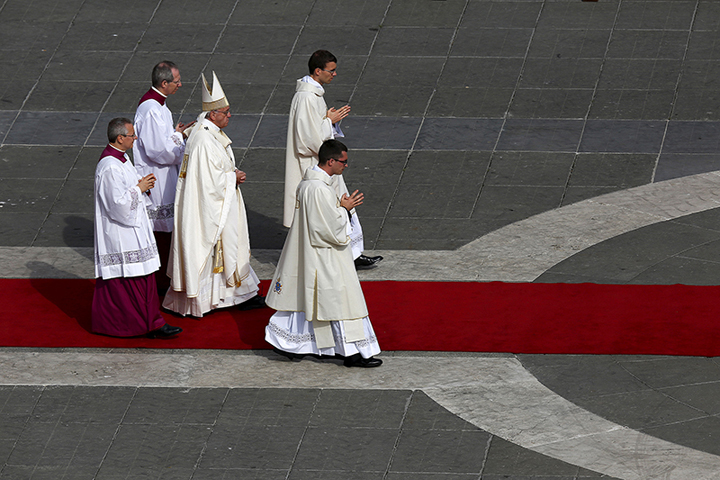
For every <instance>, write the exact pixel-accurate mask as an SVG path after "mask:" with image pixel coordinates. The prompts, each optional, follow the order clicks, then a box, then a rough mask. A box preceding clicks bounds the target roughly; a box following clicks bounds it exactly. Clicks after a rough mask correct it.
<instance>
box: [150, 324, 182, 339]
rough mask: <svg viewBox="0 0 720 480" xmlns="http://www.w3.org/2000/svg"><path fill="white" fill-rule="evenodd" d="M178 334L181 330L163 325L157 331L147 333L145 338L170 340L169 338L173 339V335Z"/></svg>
mask: <svg viewBox="0 0 720 480" xmlns="http://www.w3.org/2000/svg"><path fill="white" fill-rule="evenodd" d="M180 332H182V328H180V327H173V326H172V325H168V324H167V323H166V324H165V325H163V326H162V327H160V328H158V329H157V330H153V331H152V332H148V334H147V336H148V338H170V337H174V336H175V335H177V334H178V333H180Z"/></svg>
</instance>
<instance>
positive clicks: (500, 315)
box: [0, 279, 720, 356]
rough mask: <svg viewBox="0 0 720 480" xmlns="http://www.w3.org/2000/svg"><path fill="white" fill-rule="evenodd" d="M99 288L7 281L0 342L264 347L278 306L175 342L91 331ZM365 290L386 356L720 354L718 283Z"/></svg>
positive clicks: (189, 325) (206, 323) (210, 321)
mask: <svg viewBox="0 0 720 480" xmlns="http://www.w3.org/2000/svg"><path fill="white" fill-rule="evenodd" d="M267 283H268V282H264V283H263V286H265V287H267ZM93 285H94V282H93V281H92V280H49V279H46V280H39V279H34V280H7V279H0V299H1V301H2V305H3V306H4V308H3V313H2V318H1V319H0V326H1V327H2V330H1V331H0V346H10V347H120V348H133V347H147V348H218V349H248V348H254V349H263V348H269V347H268V345H267V344H266V343H265V342H264V340H263V335H264V328H265V325H266V324H267V320H268V318H269V317H270V315H272V313H273V310H271V309H262V310H254V311H250V312H239V311H233V310H222V311H217V312H215V313H212V314H210V315H206V316H205V317H204V318H203V319H200V320H197V319H194V318H189V317H188V318H181V317H175V316H173V315H170V314H166V315H165V316H166V319H167V321H168V323H170V324H172V325H178V326H181V327H182V328H183V329H184V330H185V331H184V332H183V333H182V334H181V335H180V336H178V337H177V338H175V339H171V340H150V339H144V338H132V339H121V338H111V337H103V336H99V335H93V334H91V333H90V332H89V326H90V303H91V300H92V294H93ZM363 290H364V292H365V297H366V299H367V302H368V307H369V309H370V318H371V320H372V322H373V326H374V327H375V331H376V333H377V335H378V339H379V340H380V346H381V348H383V350H425V351H431V350H436V351H468V352H469V351H472V352H513V353H586V354H666V355H702V356H716V355H720V287H716V286H711V287H698V286H686V285H595V284H533V283H499V282H492V283H470V282H468V283H443V282H365V283H363Z"/></svg>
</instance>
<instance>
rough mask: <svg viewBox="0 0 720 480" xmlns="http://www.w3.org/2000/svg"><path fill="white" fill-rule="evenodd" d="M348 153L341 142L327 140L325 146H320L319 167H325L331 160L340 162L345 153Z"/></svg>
mask: <svg viewBox="0 0 720 480" xmlns="http://www.w3.org/2000/svg"><path fill="white" fill-rule="evenodd" d="M347 151H348V150H347V147H346V146H345V144H344V143H342V142H341V141H339V140H334V139H331V140H325V141H324V142H323V144H322V145H320V150H319V151H318V165H325V164H326V163H327V162H328V160H330V159H331V158H332V159H333V160H338V159H339V158H340V157H342V154H343V152H347Z"/></svg>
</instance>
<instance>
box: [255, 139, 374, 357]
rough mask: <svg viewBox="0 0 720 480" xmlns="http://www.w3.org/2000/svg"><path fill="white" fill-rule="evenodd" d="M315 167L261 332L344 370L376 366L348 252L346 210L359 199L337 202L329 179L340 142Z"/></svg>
mask: <svg viewBox="0 0 720 480" xmlns="http://www.w3.org/2000/svg"><path fill="white" fill-rule="evenodd" d="M318 155H319V163H318V165H315V166H312V167H310V168H308V169H307V170H306V171H305V175H304V177H303V180H302V181H301V182H300V185H299V186H298V189H297V207H296V209H295V215H294V218H293V222H292V225H291V226H290V231H289V233H288V236H287V239H286V240H285V245H284V247H283V250H282V254H281V255H280V261H279V262H278V266H277V269H276V270H275V275H274V276H273V280H272V284H271V286H270V292H269V293H268V296H267V304H268V306H270V307H272V308H274V309H275V310H277V312H276V313H275V314H274V315H273V316H272V317H271V318H270V322H269V324H268V326H267V327H266V328H265V340H266V341H267V342H268V343H270V344H271V345H272V346H273V347H274V350H275V352H277V353H279V354H280V355H283V356H285V357H288V358H290V359H291V360H296V359H300V358H302V357H303V356H305V355H316V356H317V355H321V356H330V357H335V356H341V357H344V365H345V366H346V367H362V368H371V367H378V366H380V365H381V364H382V360H380V359H379V358H374V355H377V354H378V353H380V345H379V344H378V340H377V337H376V336H375V332H374V330H373V327H372V324H371V323H370V319H369V318H368V311H367V306H366V304H365V297H364V296H363V292H362V288H361V287H360V281H359V280H358V276H357V272H356V270H355V265H354V262H353V254H352V251H351V248H350V242H351V239H350V232H351V215H352V214H351V213H350V212H352V211H353V209H354V208H355V207H356V206H358V205H360V204H361V203H362V201H363V195H362V194H361V193H358V191H357V190H356V191H355V192H353V194H352V195H342V197H340V199H338V197H337V194H336V192H335V189H334V188H333V186H332V178H333V177H334V176H337V175H341V174H342V172H343V171H344V170H345V168H347V164H348V155H347V148H346V147H345V145H343V144H342V143H340V142H339V141H337V140H328V141H326V142H324V143H323V144H322V146H321V147H320V148H319V152H318Z"/></svg>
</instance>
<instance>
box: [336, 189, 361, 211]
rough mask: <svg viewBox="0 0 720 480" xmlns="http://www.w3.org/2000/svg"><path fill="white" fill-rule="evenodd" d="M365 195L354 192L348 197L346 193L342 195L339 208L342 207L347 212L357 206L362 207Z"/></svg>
mask: <svg viewBox="0 0 720 480" xmlns="http://www.w3.org/2000/svg"><path fill="white" fill-rule="evenodd" d="M364 199H365V195H363V194H362V193H360V192H358V191H357V190H355V191H354V192H353V193H352V195H350V196H349V197H348V196H347V193H343V196H342V198H341V199H340V206H341V207H344V208H345V209H346V210H347V211H348V212H349V211H350V210H352V209H353V208H355V207H357V206H358V205H362V203H363V200H364Z"/></svg>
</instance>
